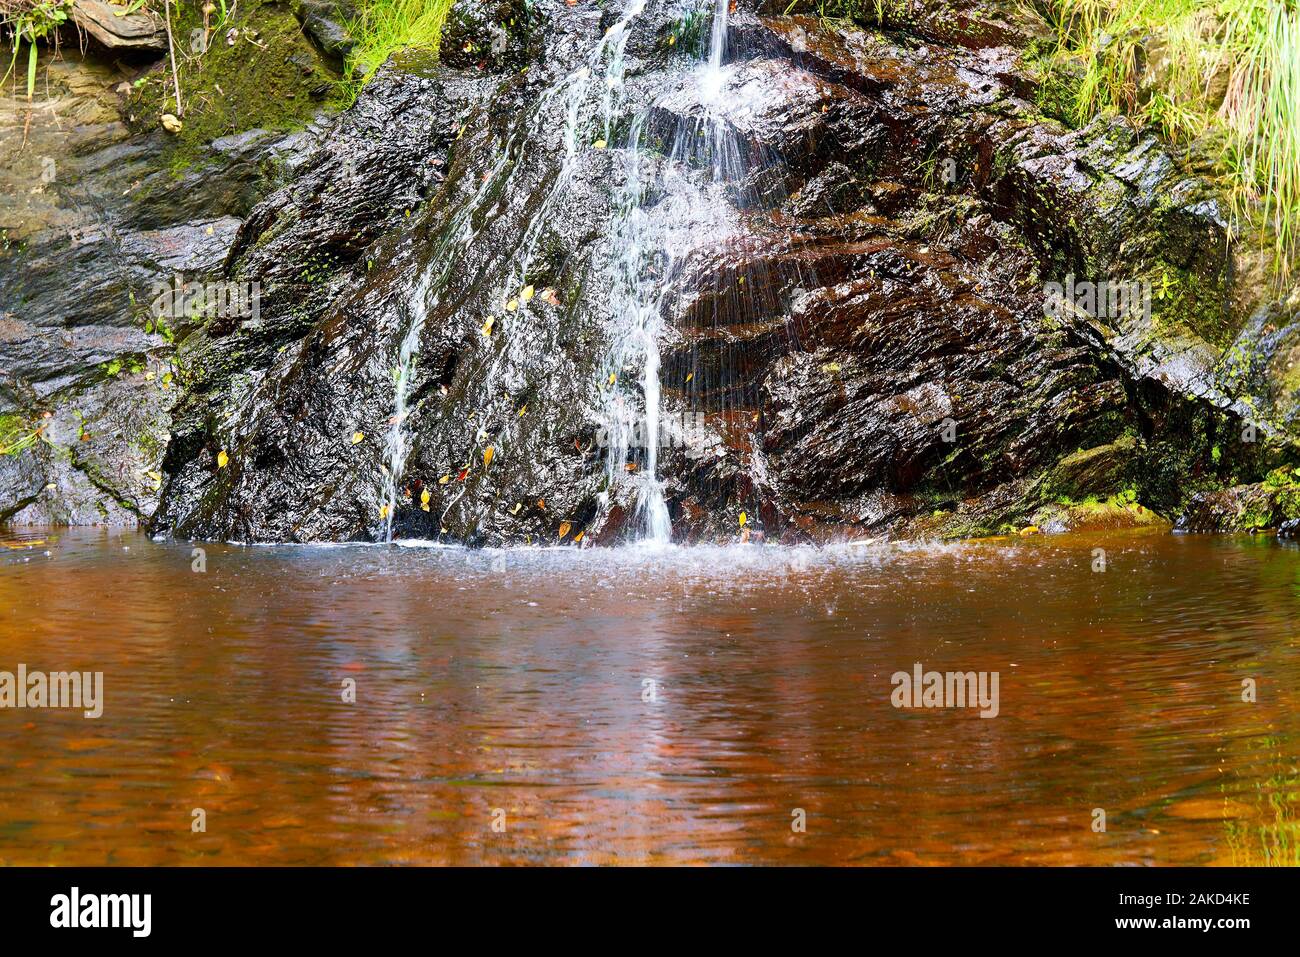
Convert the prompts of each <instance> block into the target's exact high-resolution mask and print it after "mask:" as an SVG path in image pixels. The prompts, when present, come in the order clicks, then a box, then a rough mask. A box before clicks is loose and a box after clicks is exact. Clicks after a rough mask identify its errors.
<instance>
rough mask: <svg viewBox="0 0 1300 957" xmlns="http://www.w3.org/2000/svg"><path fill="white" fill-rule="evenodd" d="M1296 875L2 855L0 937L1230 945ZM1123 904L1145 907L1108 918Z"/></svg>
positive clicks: (1287, 905)
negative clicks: (96, 922)
mask: <svg viewBox="0 0 1300 957" xmlns="http://www.w3.org/2000/svg"><path fill="white" fill-rule="evenodd" d="M1298 877H1300V871H1297V870H1292V869H1282V868H1279V869H1238V868H1205V869H1193V868H1155V869H1135V868H1053V869H1040V868H946V869H893V868H858V869H823V868H746V869H741V868H734V869H733V868H727V869H722V868H714V869H658V870H656V869H632V868H629V869H573V870H563V869H541V868H538V869H530V868H523V869H497V868H356V869H353V868H170V869H168V868H159V869H142V868H141V869H137V868H9V869H0V921H3V927H4V931H3V933H4V939H5V940H6V942H14V941H16V940H21V939H29V938H33V937H40V938H45V939H48V940H49V941H50V942H52V943H53V942H56V941H58V940H59V939H60V938H62V939H63V940H64V941H65V942H71V941H72V937H73V935H75V936H76V940H75V942H74V943H76V944H85V943H89V942H91V941H92V940H93V941H94V942H95V943H97V944H98V943H109V942H110V941H112V942H113V943H114V944H120V945H126V946H132V945H134V946H147V945H149V944H151V943H155V944H156V943H166V944H170V943H178V942H188V941H196V942H202V943H214V944H220V943H226V942H230V943H235V942H241V943H242V942H246V941H279V940H284V941H285V942H292V943H295V944H309V943H314V942H319V943H321V944H325V945H329V946H337V945H340V944H344V943H349V942H354V943H358V944H370V945H372V946H373V945H375V944H377V943H379V942H381V941H382V940H385V939H390V938H392V936H393V935H394V934H398V935H421V936H423V938H424V939H426V940H428V941H429V942H430V943H432V942H433V941H435V940H437V939H439V938H441V935H442V934H443V933H444V932H454V931H460V932H462V933H472V934H476V935H479V936H480V937H481V938H482V940H483V942H488V941H492V942H498V941H500V940H501V939H502V938H503V937H504V938H517V939H519V940H521V941H529V940H534V941H537V940H540V937H539V935H545V936H546V937H547V938H549V939H551V940H552V942H553V943H562V942H563V941H564V940H566V939H567V940H573V939H575V938H576V939H587V940H592V941H599V940H600V939H601V938H600V937H598V936H596V935H597V934H603V933H608V932H612V933H615V934H617V935H619V936H620V938H621V937H622V936H623V935H629V934H630V935H632V936H633V937H634V938H635V937H638V936H642V935H644V936H645V938H646V941H647V942H653V941H654V940H655V939H658V940H660V941H661V942H667V941H668V940H673V939H680V938H677V933H678V932H679V931H681V930H682V929H684V926H685V925H683V924H682V923H681V922H683V921H689V922H690V926H692V927H700V928H705V929H709V928H712V929H714V930H717V931H722V930H724V929H725V931H726V933H727V935H728V937H729V938H731V939H733V940H734V937H732V935H734V934H736V933H737V932H739V933H741V934H745V933H749V934H750V935H751V936H753V937H754V938H755V939H756V940H758V941H764V939H765V938H766V937H767V936H768V935H769V934H770V933H773V932H777V931H780V930H781V928H782V927H784V928H785V932H786V933H788V934H790V935H794V936H796V937H798V938H800V939H803V940H804V941H805V942H807V941H809V940H812V939H815V938H818V937H820V938H823V939H827V940H828V941H829V940H832V939H834V938H835V937H837V936H840V935H842V934H844V933H850V934H852V935H853V936H852V937H850V938H849V940H850V941H851V940H854V939H859V940H868V939H874V937H875V935H876V934H877V933H891V932H900V933H903V934H905V935H906V936H911V937H914V939H915V940H916V942H917V944H918V945H921V944H930V943H936V942H944V941H947V940H952V941H955V942H958V943H961V942H963V941H964V942H966V943H968V944H970V945H972V946H980V945H981V944H988V943H992V942H1014V941H1020V940H1024V941H1037V942H1042V941H1043V939H1044V938H1043V936H1042V935H1043V932H1045V931H1046V932H1048V933H1051V934H1053V935H1056V937H1057V938H1058V939H1060V940H1061V941H1069V942H1073V941H1076V940H1091V939H1097V938H1103V937H1104V938H1107V939H1121V938H1123V937H1130V938H1134V939H1136V940H1139V941H1145V942H1147V943H1153V942H1156V941H1162V940H1164V941H1168V940H1175V941H1178V942H1179V943H1178V946H1182V945H1183V944H1184V943H1185V942H1186V941H1187V940H1188V939H1189V938H1191V937H1197V938H1199V939H1202V940H1205V941H1206V942H1210V941H1213V942H1214V944H1215V946H1221V945H1228V946H1231V944H1232V942H1244V941H1246V940H1252V939H1255V940H1258V937H1256V936H1254V935H1258V934H1260V933H1261V932H1262V933H1265V934H1269V935H1273V934H1280V933H1286V932H1289V931H1291V930H1292V929H1293V928H1294V926H1295V921H1294V918H1293V917H1292V912H1293V911H1294V909H1295V904H1294V901H1295V900H1296V897H1297V895H1296V891H1297V890H1300V880H1298V879H1297V878H1298ZM73 887H76V888H78V894H79V896H80V898H81V901H82V903H83V906H84V901H85V897H86V896H87V895H100V894H115V895H116V894H148V895H150V905H149V914H150V927H149V931H150V932H149V936H148V937H147V938H136V937H135V936H134V935H133V933H132V931H131V929H130V928H97V929H88V928H78V929H71V928H58V929H56V928H54V927H52V926H51V915H52V913H53V911H54V909H55V905H52V903H51V902H52V900H53V899H55V898H56V895H64V896H65V897H69V896H70V891H71V889H72V888H73ZM1121 895H1126V896H1125V898H1123V899H1122V898H1121ZM1171 895H1177V897H1174V898H1172V900H1171ZM1206 895H1210V896H1208V897H1207V896H1206ZM1157 898H1158V901H1157V900H1156V899H1157ZM69 903H70V901H69ZM1242 919H1244V920H1245V921H1246V922H1247V925H1246V926H1240V922H1241V921H1242ZM1133 920H1140V921H1154V924H1153V925H1152V924H1149V925H1148V926H1132V925H1129V926H1120V924H1119V922H1120V921H1133ZM1204 920H1209V921H1211V922H1212V923H1211V926H1210V927H1209V928H1208V929H1206V928H1205V927H1204V926H1202V925H1200V924H1199V922H1201V921H1204ZM1166 921H1171V922H1173V923H1165V922H1166ZM1191 921H1197V922H1198V923H1197V924H1196V925H1192V924H1191V923H1190V922H1191ZM1227 921H1231V922H1233V923H1234V924H1237V925H1238V926H1226V925H1225V924H1224V923H1223V922H1227ZM1179 922H1182V923H1181V924H1180V923H1179ZM431 933H433V934H434V935H435V936H434V937H428V936H427V935H429V934H431ZM484 934H487V935H489V936H487V937H482V935H484ZM561 934H562V935H564V936H562V937H557V935H561ZM665 934H668V935H669V936H667V937H665V936H664V935H665ZM589 935H590V936H589ZM828 935H829V936H828ZM863 935H868V936H866V937H864V936H863ZM421 936H415V937H414V938H413V939H414V940H416V941H418V940H420V939H421ZM458 936H459V935H458ZM442 939H445V938H442ZM611 943H613V941H611Z"/></svg>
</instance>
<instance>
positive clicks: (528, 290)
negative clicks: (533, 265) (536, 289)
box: [519, 286, 533, 302]
mask: <svg viewBox="0 0 1300 957" xmlns="http://www.w3.org/2000/svg"><path fill="white" fill-rule="evenodd" d="M519 298H520V299H522V300H523V301H524V302H527V301H528V300H529V299H532V298H533V287H532V286H524V291H523V292H521V293H520V294H519Z"/></svg>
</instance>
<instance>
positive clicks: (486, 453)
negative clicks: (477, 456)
mask: <svg viewBox="0 0 1300 957" xmlns="http://www.w3.org/2000/svg"><path fill="white" fill-rule="evenodd" d="M496 452H497V449H496V446H495V445H489V446H488V447H487V448H485V449H484V450H483V467H484V468H487V467H488V466H489V465H491V464H492V456H494V455H496Z"/></svg>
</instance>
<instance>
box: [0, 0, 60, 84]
mask: <svg viewBox="0 0 1300 957" xmlns="http://www.w3.org/2000/svg"><path fill="white" fill-rule="evenodd" d="M71 8H72V0H0V34H3V35H6V36H7V37H8V40H9V44H10V50H11V51H12V55H11V56H10V57H9V68H8V69H7V70H6V71H5V75H4V78H3V79H0V84H3V83H5V82H6V81H8V79H9V75H10V74H11V73H14V72H15V71H16V70H17V68H18V66H19V60H18V55H19V53H21V52H22V48H23V42H24V41H26V43H27V58H26V66H27V69H26V78H27V99H28V100H29V101H30V100H31V98H32V94H33V93H34V92H35V90H36V58H37V47H36V41H37V40H44V39H46V38H48V37H54V39H55V42H56V43H57V39H58V35H57V34H56V33H55V32H54V31H56V30H57V29H58V28H59V27H61V26H62V25H63V24H64V23H66V22H67V20H68V11H69V10H71Z"/></svg>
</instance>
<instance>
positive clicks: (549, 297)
mask: <svg viewBox="0 0 1300 957" xmlns="http://www.w3.org/2000/svg"><path fill="white" fill-rule="evenodd" d="M542 302H546V303H550V304H551V305H552V306H558V305H559V304H560V297H559V295H558V294H557V293H556V292H555V290H554V289H551V288H547V289H543V290H542Z"/></svg>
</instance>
